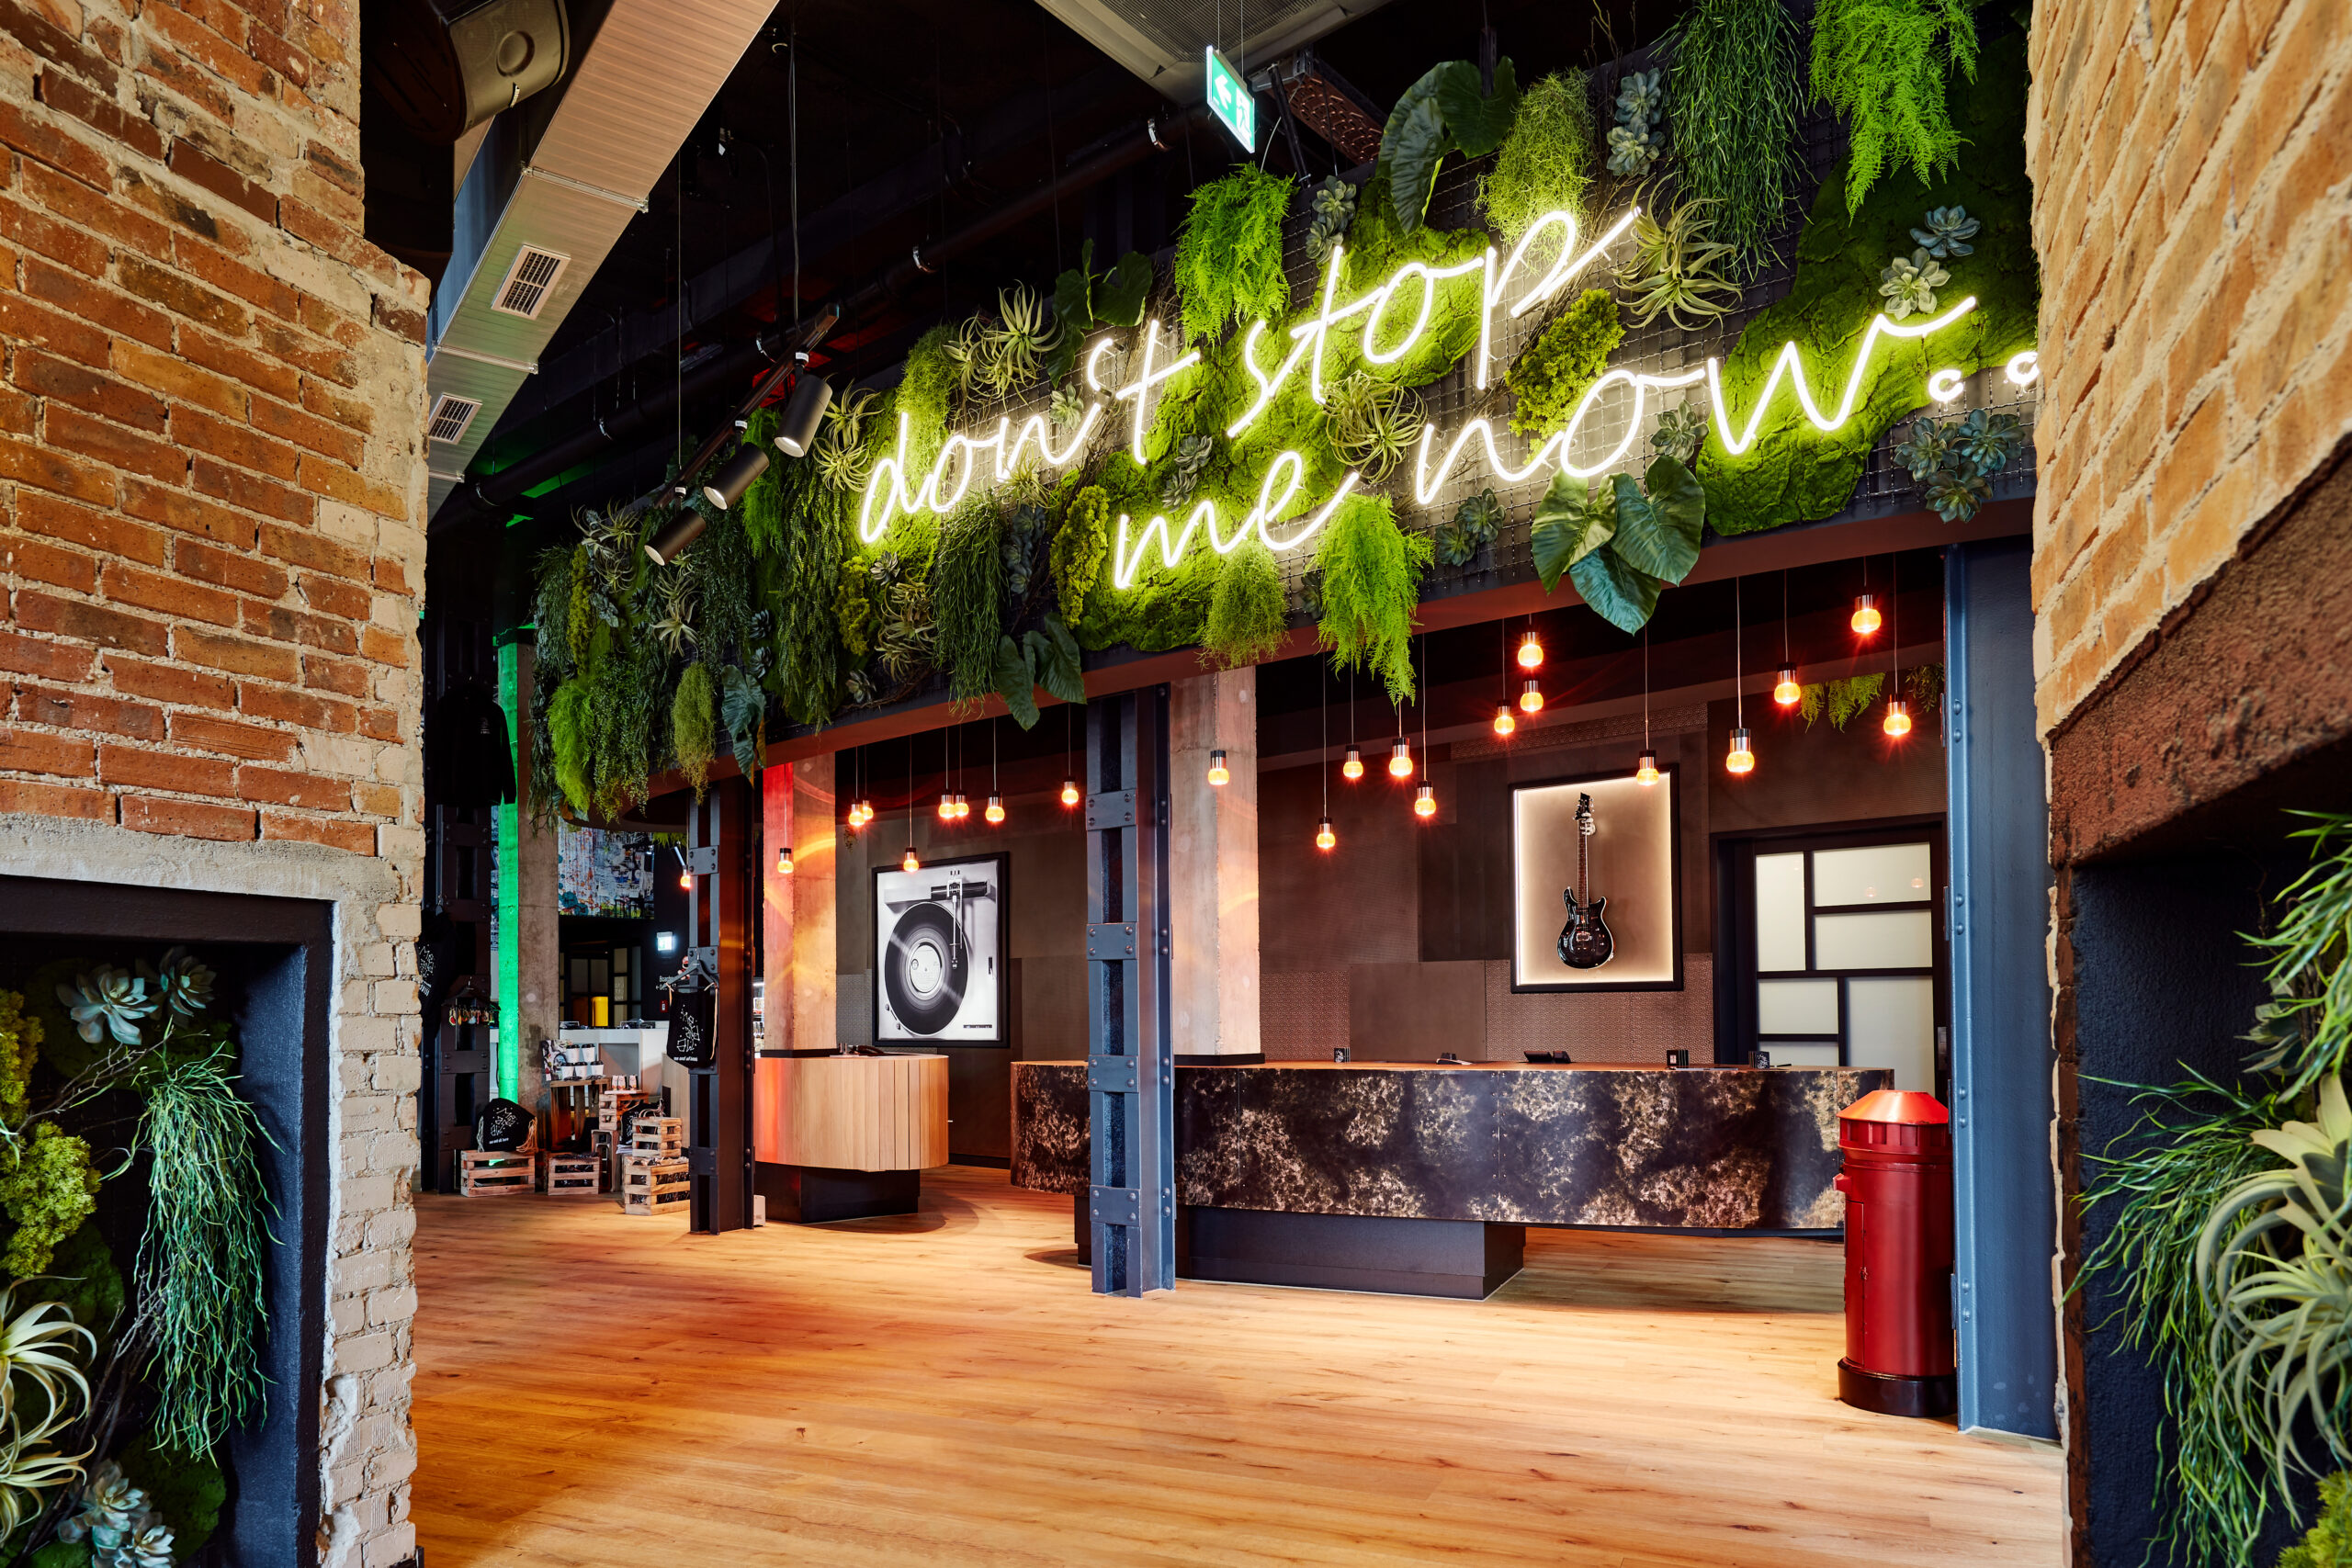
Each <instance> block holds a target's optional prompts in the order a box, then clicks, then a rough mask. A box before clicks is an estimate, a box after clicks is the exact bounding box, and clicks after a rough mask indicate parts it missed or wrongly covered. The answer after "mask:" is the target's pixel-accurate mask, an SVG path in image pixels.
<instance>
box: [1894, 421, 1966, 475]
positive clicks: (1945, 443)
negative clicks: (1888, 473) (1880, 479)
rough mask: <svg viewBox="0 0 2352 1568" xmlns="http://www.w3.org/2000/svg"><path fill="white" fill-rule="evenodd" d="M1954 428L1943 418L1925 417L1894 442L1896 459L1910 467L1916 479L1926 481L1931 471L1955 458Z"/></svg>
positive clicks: (1905, 466)
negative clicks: (1952, 434)
mask: <svg viewBox="0 0 2352 1568" xmlns="http://www.w3.org/2000/svg"><path fill="white" fill-rule="evenodd" d="M1951 429H1952V427H1951V426H1950V425H1948V424H1945V423H1943V422H1942V421H1940V420H1934V419H1921V420H1919V421H1917V423H1914V424H1913V425H1912V426H1911V433H1910V434H1908V435H1906V436H1905V437H1904V438H1903V439H1902V440H1900V441H1898V442H1896V443H1895V444H1894V460H1895V461H1896V462H1898V463H1900V464H1902V465H1903V466H1904V468H1907V469H1908V470H1910V474H1911V479H1912V481H1913V482H1914V483H1917V484H1926V483H1927V482H1928V475H1929V474H1932V473H1934V472H1935V471H1936V470H1937V469H1938V468H1942V467H1944V465H1945V464H1947V463H1949V462H1951V455H1952V453H1951Z"/></svg>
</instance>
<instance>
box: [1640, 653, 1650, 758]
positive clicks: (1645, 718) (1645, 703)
mask: <svg viewBox="0 0 2352 1568" xmlns="http://www.w3.org/2000/svg"><path fill="white" fill-rule="evenodd" d="M1649 749H1650V624H1649V623H1648V622H1647V621H1644V622H1643V623H1642V750H1645V751H1646V750H1649Z"/></svg>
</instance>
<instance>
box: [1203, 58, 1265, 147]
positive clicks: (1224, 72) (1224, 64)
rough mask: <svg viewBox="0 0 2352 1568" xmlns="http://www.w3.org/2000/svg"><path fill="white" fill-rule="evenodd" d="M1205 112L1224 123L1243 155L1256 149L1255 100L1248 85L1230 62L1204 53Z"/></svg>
mask: <svg viewBox="0 0 2352 1568" xmlns="http://www.w3.org/2000/svg"><path fill="white" fill-rule="evenodd" d="M1208 87H1209V111H1210V112H1211V113H1212V114H1214V115H1216V118H1218V119H1220V120H1222V121H1224V122H1225V129H1226V130H1229V131H1231V132H1233V139H1234V140H1235V141H1238V142H1240V143H1241V150H1242V151H1243V152H1256V151H1257V150H1258V100H1257V99H1256V98H1254V97H1252V96H1250V84H1249V83H1247V82H1244V81H1243V80H1242V79H1241V73H1240V72H1238V71H1236V70H1235V69H1234V68H1233V62H1231V61H1230V60H1227V58H1226V57H1225V56H1224V55H1222V54H1219V53H1218V52H1217V51H1216V46H1214V45H1212V46H1210V48H1209V51H1208Z"/></svg>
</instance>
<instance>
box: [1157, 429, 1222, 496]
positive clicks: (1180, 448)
mask: <svg viewBox="0 0 2352 1568" xmlns="http://www.w3.org/2000/svg"><path fill="white" fill-rule="evenodd" d="M1214 456H1216V440H1215V439H1214V438H1212V437H1210V436H1207V435H1187V436H1185V437H1184V438H1183V439H1182V440H1181V441H1179V442H1177V443H1176V451H1175V454H1174V457H1175V462H1174V466H1173V467H1171V468H1170V469H1169V470H1168V480H1167V482H1166V483H1165V484H1163V485H1161V486H1160V487H1159V499H1160V501H1161V502H1163V503H1164V504H1166V505H1169V506H1182V505H1183V504H1184V503H1185V502H1188V501H1190V500H1192V498H1193V490H1194V489H1195V488H1196V487H1198V485H1199V484H1200V482H1201V474H1202V471H1203V470H1204V469H1205V468H1207V467H1208V466H1209V459H1210V458H1211V457H1214Z"/></svg>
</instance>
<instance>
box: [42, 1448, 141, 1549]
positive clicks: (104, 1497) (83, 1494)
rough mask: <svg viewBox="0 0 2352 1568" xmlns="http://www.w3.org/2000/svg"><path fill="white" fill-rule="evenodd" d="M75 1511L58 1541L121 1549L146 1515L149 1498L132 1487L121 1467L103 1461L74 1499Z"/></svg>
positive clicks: (63, 1525) (63, 1522)
mask: <svg viewBox="0 0 2352 1568" xmlns="http://www.w3.org/2000/svg"><path fill="white" fill-rule="evenodd" d="M146 1511H147V1494H146V1493H144V1492H141V1490H140V1489H139V1488H138V1487H136V1486H134V1485H132V1484H131V1483H130V1477H129V1476H127V1475H125V1474H123V1473H122V1466H120V1465H119V1464H117V1463H116V1462H115V1461H112V1460H110V1459H109V1460H102V1461H99V1462H98V1463H96V1464H95V1465H93V1466H91V1467H90V1470H89V1472H88V1473H87V1474H86V1475H85V1476H84V1477H83V1479H82V1484H81V1487H80V1488H79V1489H78V1490H77V1492H76V1493H75V1495H74V1512H73V1513H71V1514H68V1515H67V1516H66V1517H64V1518H63V1519H62V1520H60V1521H59V1523H58V1526H57V1535H58V1539H59V1540H65V1541H77V1540H90V1541H91V1543H92V1544H93V1545H94V1546H113V1545H119V1544H120V1543H121V1542H122V1541H123V1540H126V1539H128V1538H129V1537H130V1534H131V1532H132V1530H133V1529H136V1528H137V1525H138V1522H139V1519H140V1517H141V1515H143V1514H145V1513H146Z"/></svg>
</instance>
